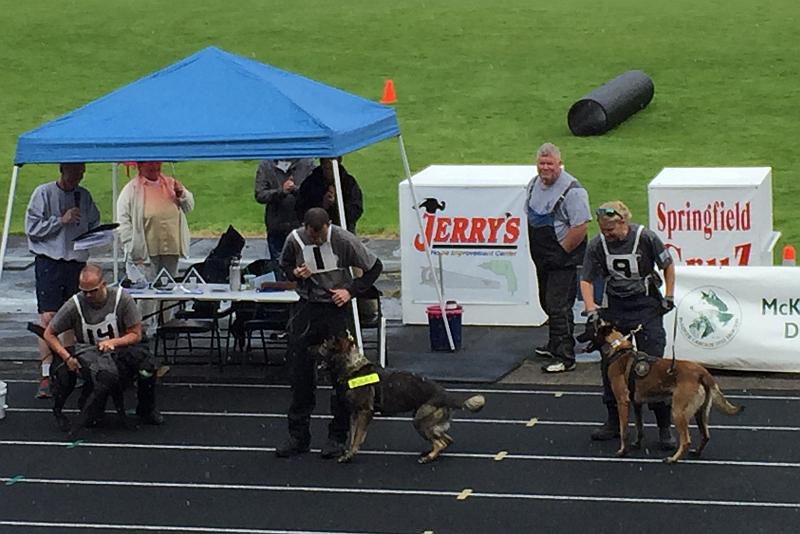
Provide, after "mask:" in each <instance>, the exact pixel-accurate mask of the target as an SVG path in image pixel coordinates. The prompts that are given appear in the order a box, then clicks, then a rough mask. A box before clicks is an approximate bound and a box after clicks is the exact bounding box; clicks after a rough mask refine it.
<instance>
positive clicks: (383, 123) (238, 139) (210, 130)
mask: <svg viewBox="0 0 800 534" xmlns="http://www.w3.org/2000/svg"><path fill="white" fill-rule="evenodd" d="M390 137H396V138H397V141H398V145H399V148H400V154H401V158H402V163H403V170H404V173H405V177H406V179H408V180H409V182H410V179H411V170H410V168H409V164H408V158H407V156H406V152H405V148H404V146H403V139H402V136H401V135H400V128H399V126H398V124H397V116H396V114H395V112H394V110H393V109H392V108H390V107H388V106H384V105H381V104H377V103H375V102H371V101H369V100H366V99H364V98H361V97H358V96H355V95H352V94H349V93H346V92H344V91H341V90H339V89H336V88H333V87H330V86H327V85H324V84H321V83H319V82H316V81H314V80H310V79H308V78H305V77H303V76H299V75H296V74H293V73H290V72H287V71H283V70H280V69H277V68H275V67H272V66H269V65H265V64H263V63H259V62H257V61H253V60H250V59H246V58H243V57H240V56H236V55H234V54H230V53H228V52H225V51H223V50H220V49H219V48H215V47H209V48H205V49H203V50H201V51H199V52H197V53H195V54H193V55H191V56H189V57H187V58H185V59H183V60H181V61H179V62H177V63H175V64H173V65H170V66H169V67H166V68H164V69H162V70H160V71H157V72H155V73H153V74H150V75H149V76H146V77H144V78H142V79H140V80H137V81H135V82H133V83H131V84H129V85H126V86H124V87H122V88H120V89H117V90H116V91H113V92H111V93H109V94H107V95H105V96H103V97H101V98H99V99H97V100H94V101H93V102H90V103H89V104H86V105H85V106H83V107H81V108H78V109H76V110H74V111H72V112H70V113H68V114H66V115H64V116H62V117H59V118H57V119H55V120H53V121H51V122H48V123H46V124H44V125H42V126H40V127H38V128H36V129H35V130H31V131H29V132H27V133H25V134H23V135H21V136H20V137H19V139H18V142H17V151H16V155H15V158H14V167H13V171H12V175H11V184H10V188H9V195H8V205H7V206H8V207H7V209H6V214H5V222H4V225H3V237H2V244H0V277H2V273H3V265H4V262H5V254H6V246H7V242H8V233H9V229H10V225H11V211H12V206H13V201H14V194H15V191H16V184H17V178H18V176H19V170H20V168H21V167H22V166H23V165H25V164H31V163H66V162H94V163H97V162H110V163H112V189H113V197H114V199H116V197H117V182H116V168H117V167H116V164H115V163H116V162H122V161H188V160H261V159H287V158H301V157H314V158H320V157H322V158H334V157H336V156H340V155H343V154H347V153H349V152H353V151H355V150H358V149H360V148H363V147H365V146H368V145H370V144H373V143H377V142H378V141H382V140H384V139H388V138H390ZM334 173H335V176H336V190H337V199H338V203H339V206H338V209H339V214H340V220H341V221H342V222H343V226H344V221H345V214H344V206H343V204H342V191H341V183H340V179H339V169H338V166H334ZM413 194H414V193H413V187H412V195H413ZM415 205H418V204H417V203H416V201H415ZM112 212H113V214H114V219H116V206H115V203H114V205H112ZM421 229H422V220H421V219H420V230H421ZM116 250H117V249H116V246H115V260H116ZM428 258H429V260H430V262H431V265H432V264H433V260H432V258H431V255H430V246H428ZM114 263H115V268H116V261H115V262H114ZM437 287H438V284H437ZM439 301H440V305H441V306H442V309H444V304H445V302H444V295H443V294H442V292H441V291H439ZM442 315H443V321H444V325H445V329H446V331H447V335H448V338H449V339H450V347H451V349H452V348H454V345H453V341H452V336H451V333H450V329H449V325H448V323H447V321H446V319H445V315H444V314H442ZM354 316H355V321H356V326H358V313H357V310H356V308H355V307H354ZM356 331H357V332H359V333H360V329H359V328H356ZM359 344H360V339H359Z"/></svg>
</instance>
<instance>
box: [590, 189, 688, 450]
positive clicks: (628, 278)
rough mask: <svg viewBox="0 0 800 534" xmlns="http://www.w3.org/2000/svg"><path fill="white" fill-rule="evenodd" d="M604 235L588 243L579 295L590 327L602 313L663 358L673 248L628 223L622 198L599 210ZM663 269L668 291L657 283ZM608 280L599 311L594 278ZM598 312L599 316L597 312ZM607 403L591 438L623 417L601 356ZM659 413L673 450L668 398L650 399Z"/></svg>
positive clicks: (603, 436)
mask: <svg viewBox="0 0 800 534" xmlns="http://www.w3.org/2000/svg"><path fill="white" fill-rule="evenodd" d="M595 215H596V216H597V224H598V226H599V227H600V234H599V235H597V236H595V237H594V238H593V239H592V240H591V241H590V242H589V246H588V248H587V251H586V258H585V260H584V263H583V271H582V274H581V283H580V285H581V295H582V296H583V302H584V304H585V306H586V314H587V321H586V328H587V331H588V330H591V329H593V328H595V326H596V323H597V321H598V319H599V318H600V316H601V315H602V319H604V320H606V321H613V322H615V324H616V325H617V328H618V329H619V330H620V331H622V332H630V331H632V330H634V329H636V328H637V327H638V326H639V325H641V326H642V328H641V330H640V331H639V332H637V333H636V334H635V338H636V347H637V349H638V350H640V351H642V352H646V353H647V354H649V355H650V356H656V357H663V355H664V347H665V345H666V341H667V336H666V332H665V331H664V324H663V320H662V316H663V315H664V314H665V313H667V312H669V311H670V310H672V309H673V308H674V307H675V304H674V301H673V290H674V287H675V266H674V265H673V263H672V258H671V257H670V255H669V251H667V250H666V249H665V248H664V244H663V243H662V242H661V240H660V239H659V238H658V236H657V235H656V234H655V233H653V232H652V231H650V230H648V229H646V228H645V227H644V226H641V225H638V224H632V223H631V222H630V218H631V212H630V210H629V209H628V207H627V206H625V204H623V203H622V202H620V201H616V200H615V201H611V202H606V203H605V204H603V205H602V206H600V207H599V208H598V209H597V210H596V211H595ZM656 266H657V267H658V268H659V269H660V270H661V271H663V273H664V280H665V282H666V284H665V287H664V296H662V295H661V292H660V290H659V287H660V286H661V278H660V277H659V275H658V273H657V272H656V270H655V268H656ZM600 278H603V279H604V280H605V295H604V300H605V301H606V302H605V304H606V305H605V307H604V308H603V309H602V310H598V308H597V305H596V304H595V301H594V287H593V284H592V281H593V280H598V279H600ZM598 311H599V315H598ZM602 374H603V403H604V404H605V405H606V409H607V410H608V420H607V421H606V422H605V423H604V424H603V425H602V426H601V427H600V428H597V429H595V430H594V431H593V432H592V439H593V440H600V441H605V440H610V439H614V438H618V437H619V416H618V414H617V405H616V401H615V400H614V394H613V393H612V392H611V386H610V384H609V380H608V367H607V364H606V363H605V360H604V361H603V365H602ZM648 406H649V407H650V409H651V410H652V411H653V413H654V414H655V416H656V422H657V424H658V437H659V443H660V446H661V447H662V448H663V449H673V448H675V446H676V443H675V438H674V437H673V436H672V433H671V431H670V425H671V419H670V406H669V405H668V404H666V403H664V402H655V403H649V404H648Z"/></svg>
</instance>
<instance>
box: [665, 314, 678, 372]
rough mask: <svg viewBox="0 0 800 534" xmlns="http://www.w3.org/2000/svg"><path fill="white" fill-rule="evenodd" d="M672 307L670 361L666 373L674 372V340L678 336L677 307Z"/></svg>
mask: <svg viewBox="0 0 800 534" xmlns="http://www.w3.org/2000/svg"><path fill="white" fill-rule="evenodd" d="M673 309H674V310H675V317H673V319H672V363H670V364H669V369H667V374H669V375H671V374H672V373H674V372H675V340H676V339H677V338H678V307H677V306H675V308H673Z"/></svg>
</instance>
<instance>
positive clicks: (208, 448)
mask: <svg viewBox="0 0 800 534" xmlns="http://www.w3.org/2000/svg"><path fill="white" fill-rule="evenodd" d="M69 445H72V442H69V441H27V440H0V446H12V447H67V446H69ZM78 447H80V448H83V449H92V448H94V449H116V450H119V449H123V450H124V449H132V450H136V449H139V450H174V451H197V452H255V453H270V452H275V447H244V446H239V447H237V446H231V445H188V444H170V443H87V442H83V443H81V444H80V445H78ZM310 452H311V453H317V452H319V449H311V450H310ZM358 454H364V455H368V456H413V457H417V456H419V455H420V453H419V451H417V452H411V451H390V450H385V449H382V450H369V449H361V450H360V451H358ZM665 454H666V453H665ZM442 456H447V457H449V458H462V459H471V460H494V459H495V457H496V456H497V453H496V452H491V453H469V452H443V453H442ZM503 458H504V461H505V460H528V461H543V462H589V463H623V464H626V463H627V464H631V463H633V464H660V463H662V462H663V460H662V459H661V458H635V457H630V456H628V457H625V458H617V457H616V456H608V457H605V456H565V455H549V454H507V455H506V456H504V457H503ZM681 463H684V464H696V465H715V466H720V465H724V466H735V467H773V468H782V469H786V468H788V469H800V462H760V461H749V460H710V459H700V460H692V459H691V458H687V459H683V460H681Z"/></svg>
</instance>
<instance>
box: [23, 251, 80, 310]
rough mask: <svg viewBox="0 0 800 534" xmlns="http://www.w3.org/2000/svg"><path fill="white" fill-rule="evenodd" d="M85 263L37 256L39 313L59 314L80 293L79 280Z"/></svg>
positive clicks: (35, 266) (35, 263) (35, 267)
mask: <svg viewBox="0 0 800 534" xmlns="http://www.w3.org/2000/svg"><path fill="white" fill-rule="evenodd" d="M84 265H86V264H85V263H83V262H80V261H66V260H54V259H52V258H48V257H47V256H36V260H35V262H34V269H35V271H36V302H37V304H38V307H39V313H45V312H57V311H58V310H59V309H60V308H61V306H62V305H63V304H64V303H65V302H66V301H67V300H69V299H70V298H71V297H72V295H74V294H75V293H77V292H78V278H79V277H80V274H81V269H83V267H84Z"/></svg>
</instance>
